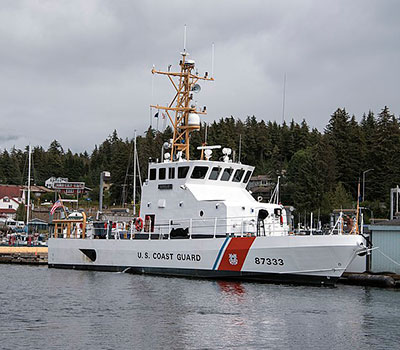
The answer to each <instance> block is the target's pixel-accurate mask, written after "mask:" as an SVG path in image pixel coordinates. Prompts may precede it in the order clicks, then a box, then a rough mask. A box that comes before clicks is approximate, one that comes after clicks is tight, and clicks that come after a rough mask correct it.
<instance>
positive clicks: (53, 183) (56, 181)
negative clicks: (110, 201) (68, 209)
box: [44, 176, 90, 195]
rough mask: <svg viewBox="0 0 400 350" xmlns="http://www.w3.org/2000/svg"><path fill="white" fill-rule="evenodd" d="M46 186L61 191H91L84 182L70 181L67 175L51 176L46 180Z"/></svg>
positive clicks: (77, 192) (74, 193)
mask: <svg viewBox="0 0 400 350" xmlns="http://www.w3.org/2000/svg"><path fill="white" fill-rule="evenodd" d="M44 184H45V186H46V187H47V188H50V189H52V190H54V191H56V192H59V193H65V194H69V195H78V194H80V193H86V192H88V191H90V188H88V187H85V183H84V182H77V181H68V178H66V177H54V176H52V177H50V178H48V179H47V180H46V181H45V183H44Z"/></svg>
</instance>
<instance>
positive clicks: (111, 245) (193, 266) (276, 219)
mask: <svg viewBox="0 0 400 350" xmlns="http://www.w3.org/2000/svg"><path fill="white" fill-rule="evenodd" d="M181 56H182V57H181V59H180V61H179V66H180V71H178V72H172V71H170V69H169V70H168V71H158V70H156V69H155V68H153V70H152V73H153V74H160V75H166V76H167V77H168V78H169V80H170V81H171V82H172V84H173V86H174V88H175V90H176V94H175V96H174V98H173V100H172V102H171V104H169V105H168V106H159V105H157V106H152V107H153V108H156V109H157V110H159V111H163V112H164V113H166V115H167V117H168V119H169V120H170V121H171V124H172V127H173V139H171V140H170V141H169V142H166V144H164V148H163V156H162V158H163V159H161V161H160V162H151V163H150V164H149V167H148V174H147V179H146V181H145V182H144V183H143V186H142V196H141V203H140V215H139V216H138V217H137V218H136V219H135V221H134V222H133V223H132V225H131V227H130V230H129V234H124V235H120V234H112V230H109V229H105V231H102V232H104V234H97V233H96V225H95V223H94V232H93V231H90V232H86V221H85V219H84V218H80V219H79V218H76V219H75V221H73V220H70V221H69V222H68V221H66V222H59V223H58V226H57V224H56V229H55V232H54V233H53V234H52V237H51V238H50V239H49V242H48V245H49V255H48V263H49V267H53V268H71V269H87V270H107V271H126V272H132V273H147V274H155V275H168V276H182V277H195V278H202V277H204V278H218V279H240V280H253V281H266V282H274V283H276V282H277V283H301V284H317V285H322V284H325V285H333V284H335V282H336V281H337V279H338V278H339V277H340V276H341V275H342V273H343V272H344V271H345V270H346V268H347V266H348V265H349V264H350V263H351V262H352V260H353V259H354V258H355V257H356V256H357V254H362V253H365V250H366V248H365V246H364V244H363V240H362V237H360V236H359V235H293V234H290V233H289V227H288V224H287V217H286V211H285V210H284V207H283V206H282V205H281V204H280V203H279V201H278V200H277V201H275V202H273V203H261V202H258V201H256V200H255V199H254V198H253V197H252V196H251V195H250V193H249V192H248V191H247V190H246V186H247V184H248V181H249V179H250V177H251V175H252V173H253V171H254V167H252V166H249V165H245V164H242V163H241V162H240V161H237V160H235V159H233V157H232V152H231V149H229V148H222V147H221V146H220V145H211V146H209V145H206V144H205V143H204V144H203V146H201V147H199V148H198V150H199V153H201V156H200V157H199V158H200V159H192V158H191V156H190V135H191V134H192V133H193V132H196V131H198V130H199V129H200V115H202V114H206V108H202V109H201V110H198V109H197V107H196V106H195V104H193V102H192V101H193V94H194V93H196V92H198V91H200V86H199V84H198V82H199V81H212V80H213V78H212V77H209V76H208V73H206V74H204V75H202V76H200V75H199V74H198V73H197V72H196V70H195V61H194V60H192V59H189V58H188V53H187V52H186V51H185V50H184V52H183V53H181ZM220 151H222V156H219V157H218V158H217V159H215V160H214V159H213V152H220ZM79 220H80V221H79ZM63 225H67V226H68V227H69V228H67V230H65V226H63ZM73 227H75V231H73ZM102 229H103V228H102V227H101V225H100V226H98V227H97V230H102ZM73 232H76V234H73Z"/></svg>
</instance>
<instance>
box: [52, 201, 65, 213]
mask: <svg viewBox="0 0 400 350" xmlns="http://www.w3.org/2000/svg"><path fill="white" fill-rule="evenodd" d="M61 207H63V204H62V202H61V201H60V200H58V201H57V202H55V203H54V204H53V206H52V207H51V209H50V214H51V215H54V213H55V211H56V210H57V208H61Z"/></svg>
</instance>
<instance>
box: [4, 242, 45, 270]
mask: <svg viewBox="0 0 400 350" xmlns="http://www.w3.org/2000/svg"><path fill="white" fill-rule="evenodd" d="M47 256H48V248H47V247H12V246H11V247H5V246H4V247H1V246H0V263H3V264H29V265H47Z"/></svg>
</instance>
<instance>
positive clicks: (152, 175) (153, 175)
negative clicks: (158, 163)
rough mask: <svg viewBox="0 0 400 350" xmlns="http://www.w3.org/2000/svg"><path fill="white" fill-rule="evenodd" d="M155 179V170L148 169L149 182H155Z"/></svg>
mask: <svg viewBox="0 0 400 350" xmlns="http://www.w3.org/2000/svg"><path fill="white" fill-rule="evenodd" d="M156 177H157V172H156V169H150V180H155V179H156Z"/></svg>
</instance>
